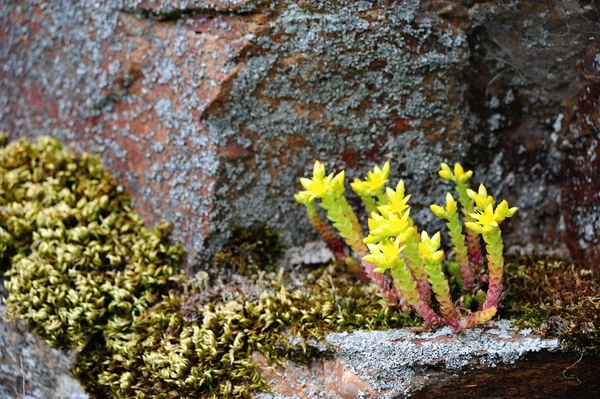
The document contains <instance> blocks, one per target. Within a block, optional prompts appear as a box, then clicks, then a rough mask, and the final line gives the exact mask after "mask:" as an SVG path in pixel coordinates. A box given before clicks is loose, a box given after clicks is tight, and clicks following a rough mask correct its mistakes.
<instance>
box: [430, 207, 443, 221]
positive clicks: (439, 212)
mask: <svg viewBox="0 0 600 399" xmlns="http://www.w3.org/2000/svg"><path fill="white" fill-rule="evenodd" d="M429 209H431V212H433V214H434V215H435V216H437V217H439V218H442V219H444V218H445V217H446V211H445V210H444V208H442V207H441V206H439V205H430V206H429Z"/></svg>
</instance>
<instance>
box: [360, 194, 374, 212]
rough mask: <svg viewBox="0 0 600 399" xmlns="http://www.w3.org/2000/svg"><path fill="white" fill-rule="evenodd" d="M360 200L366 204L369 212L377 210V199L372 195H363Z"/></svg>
mask: <svg viewBox="0 0 600 399" xmlns="http://www.w3.org/2000/svg"><path fill="white" fill-rule="evenodd" d="M360 200H361V201H362V202H363V204H364V205H365V209H366V210H367V212H368V213H371V212H376V211H377V201H375V198H373V197H371V196H370V195H361V196H360Z"/></svg>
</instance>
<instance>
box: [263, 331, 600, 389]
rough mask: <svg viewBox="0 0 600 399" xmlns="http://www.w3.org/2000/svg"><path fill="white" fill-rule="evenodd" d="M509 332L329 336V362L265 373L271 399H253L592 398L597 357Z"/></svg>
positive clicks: (368, 333)
mask: <svg viewBox="0 0 600 399" xmlns="http://www.w3.org/2000/svg"><path fill="white" fill-rule="evenodd" d="M509 324H510V323H509V322H508V321H503V322H497V323H495V324H493V325H490V326H489V327H487V328H476V329H473V330H470V331H467V332H465V333H461V334H460V335H458V336H457V335H456V334H453V333H451V332H450V331H449V330H447V329H441V330H438V331H436V332H433V333H429V332H425V333H419V332H416V331H410V330H407V329H402V330H389V331H361V332H355V333H352V334H348V333H342V334H330V335H329V336H328V338H327V341H328V342H329V343H330V344H332V345H333V347H334V348H335V350H334V355H333V356H332V357H331V358H329V359H326V360H322V359H321V360H317V361H313V362H311V364H310V366H309V367H301V366H298V365H297V364H294V363H291V362H290V363H288V367H287V368H286V369H279V370H277V371H278V372H279V373H276V372H274V371H272V370H269V369H265V370H264V371H263V375H264V376H265V378H266V379H267V381H268V382H269V383H270V384H271V386H272V388H273V392H274V394H267V393H260V394H257V395H256V398H257V399H292V398H310V399H313V398H315V399H316V398H322V397H326V398H330V399H353V398H373V399H375V398H386V399H392V398H404V397H407V396H410V397H416V398H431V397H444V398H464V397H482V398H483V397H486V398H489V397H552V398H561V397H565V396H567V395H574V396H576V397H581V398H588V397H589V398H592V397H595V396H594V395H597V392H598V391H597V390H598V382H597V381H596V380H597V378H596V377H597V367H598V365H600V359H599V358H598V357H597V356H594V355H589V356H588V357H586V358H583V357H581V358H580V355H579V354H577V353H565V352H560V351H558V352H557V351H556V350H557V349H558V341H557V340H554V339H541V338H540V337H539V336H535V335H533V334H531V331H527V330H524V331H521V332H518V331H516V330H514V329H512V328H510V327H509ZM578 360H579V361H578ZM257 361H259V362H260V358H259V357H257ZM566 370H568V371H566ZM575 375H577V377H574V376H575Z"/></svg>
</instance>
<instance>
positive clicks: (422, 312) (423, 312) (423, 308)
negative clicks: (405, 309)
mask: <svg viewBox="0 0 600 399" xmlns="http://www.w3.org/2000/svg"><path fill="white" fill-rule="evenodd" d="M390 273H391V275H392V279H393V281H394V287H396V289H398V290H399V291H400V292H401V293H402V297H403V298H404V299H405V300H406V302H407V303H408V304H409V305H411V306H412V307H413V308H414V309H415V311H416V312H417V313H418V314H419V316H421V317H422V318H423V320H424V323H425V326H427V327H436V326H441V325H444V324H445V323H444V320H443V319H442V318H441V317H439V316H438V315H437V314H436V313H435V312H434V311H433V309H432V308H431V306H429V304H428V303H427V302H425V300H424V299H423V297H422V296H421V294H420V293H419V290H418V288H417V282H416V281H415V280H414V279H413V275H412V273H411V271H410V270H409V268H408V267H407V266H406V263H405V261H404V259H402V258H399V259H398V261H397V262H396V263H395V264H394V265H392V267H391V269H390Z"/></svg>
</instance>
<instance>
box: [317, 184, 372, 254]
mask: <svg viewBox="0 0 600 399" xmlns="http://www.w3.org/2000/svg"><path fill="white" fill-rule="evenodd" d="M320 206H321V208H323V209H324V210H325V211H326V212H327V219H329V220H330V221H331V222H332V223H333V227H335V229H336V230H337V231H338V232H339V233H340V237H342V238H343V239H344V241H345V242H346V244H348V246H349V247H350V248H352V250H353V251H354V252H356V253H360V252H362V253H364V252H365V251H366V246H365V244H364V243H363V240H364V235H363V232H362V227H361V225H360V223H359V221H358V218H357V217H356V214H355V213H354V211H353V210H352V207H350V205H349V204H348V201H347V200H346V197H344V196H343V195H334V194H328V195H325V196H324V197H323V198H322V200H321V203H320Z"/></svg>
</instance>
